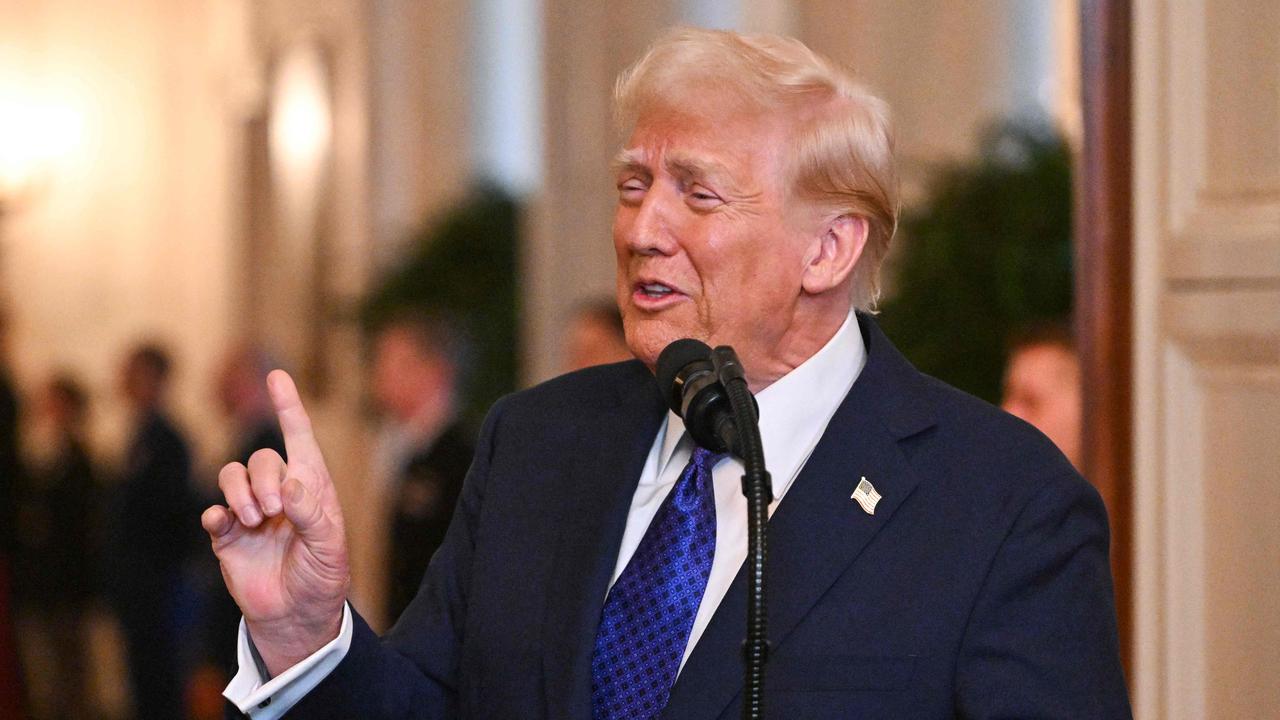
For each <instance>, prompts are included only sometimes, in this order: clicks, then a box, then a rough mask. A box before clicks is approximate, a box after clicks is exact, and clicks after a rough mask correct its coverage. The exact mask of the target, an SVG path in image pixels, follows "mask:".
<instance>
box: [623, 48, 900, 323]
mask: <svg viewBox="0 0 1280 720" xmlns="http://www.w3.org/2000/svg"><path fill="white" fill-rule="evenodd" d="M709 94H712V95H714V96H715V97H716V99H718V100H728V101H729V102H731V103H733V104H734V107H735V109H737V110H744V111H756V112H777V111H784V112H790V113H791V115H792V116H793V117H794V121H793V123H792V127H793V132H792V134H791V148H790V149H789V151H788V152H785V153H784V154H783V155H784V157H786V158H787V161H788V163H789V165H790V168H789V169H790V175H791V181H792V188H793V191H794V192H796V193H798V194H800V195H803V196H805V197H808V198H810V199H813V200H815V201H817V202H818V203H820V204H821V205H822V206H824V207H827V208H829V209H831V210H832V211H834V212H837V213H839V214H848V215H853V216H857V217H861V218H865V219H866V221H867V224H868V228H869V232H868V236H867V244H866V247H865V248H864V249H863V251H862V256H861V258H859V260H858V264H857V265H856V266H855V268H854V271H853V304H854V306H855V307H857V308H859V309H862V310H871V309H873V308H874V306H875V303H876V300H877V299H878V298H879V295H880V283H879V272H880V265H881V263H882V262H883V260H884V256H885V253H887V252H888V250H889V242H890V240H891V239H892V238H893V234H894V231H895V230H896V228H897V223H898V179H897V172H896V170H895V167H894V161H893V133H892V130H891V128H890V124H889V110H888V107H887V106H886V105H885V103H884V102H883V101H882V100H880V99H879V98H877V97H876V96H874V95H872V94H871V93H870V92H868V91H867V90H866V89H864V88H863V87H862V86H860V85H859V84H858V83H856V82H855V81H854V80H853V79H852V78H851V77H850V76H849V74H848V73H847V72H846V71H844V70H843V69H841V68H840V67H838V66H837V65H836V64H835V63H833V62H832V61H830V60H828V59H827V58H824V57H822V56H821V55H819V54H817V53H815V52H813V51H812V50H810V49H809V48H807V47H805V45H804V44H803V43H801V42H800V41H799V40H795V39H792V38H787V37H781V36H777V35H743V34H738V33H733V32H725V31H721V30H702V29H697V28H676V29H674V30H672V31H671V32H669V33H668V34H667V35H665V36H664V37H662V38H660V39H659V40H658V41H657V42H655V43H654V44H653V45H651V46H650V47H649V49H648V51H647V52H646V53H645V54H644V56H643V57H641V58H640V60H639V61H637V62H636V63H635V64H634V65H632V66H631V67H630V68H629V69H628V70H626V71H625V72H623V73H622V74H621V75H620V76H618V81H617V85H616V87H615V90H614V119H615V122H616V123H617V125H618V128H619V130H621V131H622V132H623V133H626V132H627V131H629V130H630V129H631V128H632V127H633V126H634V125H635V123H636V121H637V120H638V119H639V117H640V116H641V115H643V114H645V113H648V112H651V111H654V110H658V109H661V108H671V107H677V108H681V109H684V110H686V111H687V110H688V109H689V108H697V107H699V106H700V105H705V104H706V102H707V98H708V95H709Z"/></svg>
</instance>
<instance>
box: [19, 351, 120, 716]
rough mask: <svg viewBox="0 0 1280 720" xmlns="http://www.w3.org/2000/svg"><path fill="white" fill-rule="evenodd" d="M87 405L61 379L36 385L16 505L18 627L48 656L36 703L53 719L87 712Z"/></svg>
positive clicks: (91, 473) (92, 564) (91, 584)
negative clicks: (30, 448)
mask: <svg viewBox="0 0 1280 720" xmlns="http://www.w3.org/2000/svg"><path fill="white" fill-rule="evenodd" d="M88 402H89V398H88V394H87V393H86V392H85V390H84V388H83V387H82V386H81V385H80V383H79V382H77V381H76V380H75V379H74V378H72V377H71V376H69V375H65V374H64V375H58V376H55V377H54V378H52V379H51V380H50V381H49V382H48V383H47V384H46V385H45V386H44V388H43V389H42V391H41V395H40V397H39V402H38V404H37V412H36V414H35V417H34V418H33V419H34V420H35V421H36V422H35V430H34V433H35V435H36V437H37V438H38V440H39V442H38V444H37V446H36V450H37V451H38V454H37V455H36V456H35V457H34V458H32V459H31V462H30V463H29V465H30V470H29V472H28V474H27V477H28V481H27V482H25V483H24V484H23V490H22V492H21V493H20V499H19V504H18V522H17V528H18V533H19V545H20V547H21V552H20V555H19V561H20V562H19V568H20V570H19V577H20V578H21V580H20V581H19V582H18V583H17V590H18V593H19V600H20V603H21V607H22V616H23V618H24V625H23V627H24V628H29V629H32V630H35V631H36V632H37V633H38V636H39V638H40V640H41V641H43V645H42V646H41V647H42V648H46V649H48V650H50V651H51V652H50V655H51V658H50V659H51V660H52V661H53V662H52V663H51V664H50V666H49V667H50V668H51V673H52V677H51V678H50V679H49V680H52V682H49V681H46V682H45V683H44V685H45V686H46V687H45V688H44V690H45V691H44V692H42V693H41V696H42V697H41V700H43V705H44V706H45V708H46V709H47V710H48V713H49V716H50V717H53V718H81V717H85V716H86V714H87V712H88V708H89V707H90V703H89V702H88V682H87V680H88V670H89V668H88V647H87V645H88V640H89V638H88V623H87V622H86V621H87V616H88V612H89V610H90V606H91V602H92V600H93V599H94V596H95V592H96V590H97V587H96V583H95V580H96V579H97V573H96V572H95V571H96V568H97V565H96V561H97V560H100V558H99V557H98V555H97V551H98V550H99V548H100V547H101V537H100V535H99V529H100V528H99V521H100V520H101V513H100V511H101V508H100V505H99V500H100V498H101V491H100V487H99V484H98V480H97V473H96V472H95V470H94V467H93V462H92V460H91V459H90V457H89V451H88V445H87V442H86V440H85V435H84V433H85V427H84V425H85V422H86V417H87V413H88ZM31 685H32V692H33V693H34V692H35V690H36V683H35V682H32V683H31ZM32 705H33V708H35V707H36V703H35V698H33V702H32Z"/></svg>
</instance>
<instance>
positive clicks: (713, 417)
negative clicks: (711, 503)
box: [656, 338, 735, 452]
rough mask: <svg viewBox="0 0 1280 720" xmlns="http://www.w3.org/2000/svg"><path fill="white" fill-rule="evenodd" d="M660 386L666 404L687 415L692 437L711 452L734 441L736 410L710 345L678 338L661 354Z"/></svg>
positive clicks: (682, 415)
mask: <svg viewBox="0 0 1280 720" xmlns="http://www.w3.org/2000/svg"><path fill="white" fill-rule="evenodd" d="M656 374H657V376H658V387H659V388H661V389H662V393H663V396H664V397H665V398H666V401H667V405H668V406H669V407H670V408H671V410H672V411H674V412H675V414H676V415H679V416H680V417H682V418H684V427H685V429H686V430H688V432H689V437H691V438H693V441H694V442H695V443H697V444H698V445H699V446H701V447H704V448H706V449H708V450H710V451H712V452H726V451H728V450H729V449H730V447H731V445H732V444H733V443H734V438H735V435H734V432H735V431H734V427H733V409H732V407H731V406H730V404H729V397H728V395H727V394H726V392H725V388H724V386H723V385H721V384H720V378H719V377H718V375H717V374H716V367H715V365H714V364H713V363H712V361H711V348H709V347H707V344H706V343H704V342H700V341H698V340H693V339H690V338H685V339H683V340H676V341H675V342H672V343H671V344H670V345H667V347H666V348H665V349H663V351H662V354H661V355H659V356H658V369H657V373H656Z"/></svg>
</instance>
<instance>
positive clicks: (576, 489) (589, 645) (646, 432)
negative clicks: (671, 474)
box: [542, 371, 666, 719]
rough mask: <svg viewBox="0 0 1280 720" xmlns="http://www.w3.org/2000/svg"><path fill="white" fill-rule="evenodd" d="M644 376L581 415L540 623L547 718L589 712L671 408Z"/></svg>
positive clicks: (581, 716) (650, 379)
mask: <svg viewBox="0 0 1280 720" xmlns="http://www.w3.org/2000/svg"><path fill="white" fill-rule="evenodd" d="M645 376H646V377H642V378H640V379H639V381H638V382H637V383H636V384H635V385H633V386H631V387H630V388H628V389H627V390H624V391H622V392H620V393H619V396H618V399H617V403H616V404H615V405H614V406H612V407H611V408H609V409H607V410H606V411H605V412H603V413H601V414H600V415H599V416H594V417H588V418H583V425H582V426H581V427H580V429H579V432H578V437H579V442H578V445H577V451H576V455H577V461H576V462H575V463H574V465H573V467H572V470H571V477H570V478H569V479H568V482H566V484H565V486H566V493H565V495H564V499H563V502H564V506H565V507H567V508H569V512H568V513H566V514H565V521H564V524H563V527H562V528H561V532H560V535H559V539H558V541H557V543H556V556H555V562H554V564H553V566H552V572H551V577H550V584H549V585H548V588H549V597H548V601H547V611H546V618H545V622H544V624H543V628H542V633H543V639H542V643H543V648H544V658H543V659H544V668H543V669H544V673H545V677H546V692H547V717H551V718H557V719H559V718H583V719H589V718H590V717H591V654H592V651H593V649H594V647H595V636H596V628H597V626H598V625H599V622H600V612H601V609H602V608H603V607H604V599H605V594H606V591H607V590H608V585H609V578H610V576H611V575H612V573H613V567H614V564H615V563H616V562H617V558H618V547H619V545H620V544H621V542H622V533H623V530H624V529H625V528H626V521H627V513H628V511H629V510H630V508H631V499H632V496H633V495H634V494H635V489H636V484H637V483H638V482H639V480H640V473H641V472H642V471H643V470H644V463H645V459H646V458H647V456H648V453H649V449H650V447H651V446H652V445H653V439H654V437H655V436H656V435H657V432H658V427H659V425H660V424H661V422H662V419H663V418H664V417H665V415H666V407H665V405H664V404H663V402H662V398H661V396H660V395H659V393H658V390H657V386H656V385H654V383H653V379H652V376H648V372H647V371H645Z"/></svg>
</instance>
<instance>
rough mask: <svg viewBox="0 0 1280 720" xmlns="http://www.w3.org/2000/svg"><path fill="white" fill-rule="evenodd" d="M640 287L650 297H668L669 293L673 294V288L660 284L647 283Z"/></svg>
mask: <svg viewBox="0 0 1280 720" xmlns="http://www.w3.org/2000/svg"><path fill="white" fill-rule="evenodd" d="M640 287H641V289H643V290H644V291H645V292H647V293H649V294H650V295H666V294H667V293H669V292H671V288H669V287H667V286H666V285H661V284H659V283H645V284H644V285H641V286H640Z"/></svg>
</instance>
